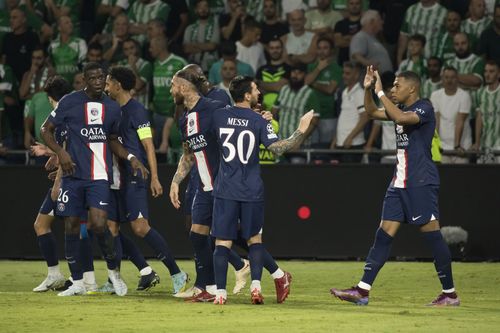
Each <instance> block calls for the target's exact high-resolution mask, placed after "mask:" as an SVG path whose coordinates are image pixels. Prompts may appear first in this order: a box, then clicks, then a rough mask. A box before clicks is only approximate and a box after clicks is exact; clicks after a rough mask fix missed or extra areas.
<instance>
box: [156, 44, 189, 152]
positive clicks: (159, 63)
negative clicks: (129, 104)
mask: <svg viewBox="0 0 500 333" xmlns="http://www.w3.org/2000/svg"><path fill="white" fill-rule="evenodd" d="M149 48H150V52H151V55H152V56H153V57H154V58H155V63H154V65H153V100H152V105H150V106H151V107H152V109H153V126H154V127H153V128H154V138H153V139H154V143H155V147H159V148H158V151H159V152H160V153H169V154H170V155H169V156H170V158H171V161H172V159H173V157H174V155H173V153H174V154H175V153H176V152H175V150H176V149H178V148H179V147H180V143H181V138H180V133H179V130H178V129H177V127H176V126H172V125H173V123H174V118H173V117H174V112H175V103H174V100H173V98H172V95H171V94H170V85H171V83H172V78H173V77H174V74H175V73H176V72H177V71H178V70H180V69H182V68H183V67H184V66H186V65H187V62H186V60H184V59H182V58H181V57H178V56H176V55H175V54H173V53H170V52H169V51H168V49H167V40H166V39H165V38H160V37H157V38H154V39H153V40H151V45H150V47H149ZM169 147H170V148H172V149H173V151H170V152H169Z"/></svg>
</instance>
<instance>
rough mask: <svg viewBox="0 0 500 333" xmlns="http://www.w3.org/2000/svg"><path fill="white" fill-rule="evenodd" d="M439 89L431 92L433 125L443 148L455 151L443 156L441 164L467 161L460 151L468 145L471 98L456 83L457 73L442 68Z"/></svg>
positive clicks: (454, 70)
mask: <svg viewBox="0 0 500 333" xmlns="http://www.w3.org/2000/svg"><path fill="white" fill-rule="evenodd" d="M442 81H443V88H441V89H439V90H437V91H435V92H433V93H432V95H431V102H432V105H433V106H434V112H435V113H436V128H437V129H438V133H439V137H440V138H441V148H442V149H443V150H457V151H459V152H462V154H460V153H459V155H443V157H442V159H441V162H442V163H452V164H462V163H468V161H469V160H468V158H466V157H464V156H463V151H464V150H466V149H469V148H470V147H471V145H472V136H471V129H470V125H469V122H468V121H467V118H468V117H469V114H470V109H471V98H470V95H469V93H468V92H467V91H465V90H463V89H462V88H459V86H458V72H457V70H456V69H455V68H453V67H445V68H444V69H443V73H442Z"/></svg>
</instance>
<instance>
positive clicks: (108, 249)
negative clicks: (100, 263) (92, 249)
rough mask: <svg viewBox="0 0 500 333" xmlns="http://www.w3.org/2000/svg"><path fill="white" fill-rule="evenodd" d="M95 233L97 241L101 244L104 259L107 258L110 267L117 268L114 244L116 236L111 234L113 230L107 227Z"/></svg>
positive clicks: (111, 268)
mask: <svg viewBox="0 0 500 333" xmlns="http://www.w3.org/2000/svg"><path fill="white" fill-rule="evenodd" d="M94 234H95V236H96V238H97V243H98V244H99V248H100V249H101V252H102V255H103V256H104V260H106V265H107V267H108V269H109V270H114V269H116V268H117V267H118V263H117V261H116V248H115V244H114V240H115V237H113V235H111V232H110V231H109V229H107V228H106V230H105V231H104V232H103V233H96V232H94Z"/></svg>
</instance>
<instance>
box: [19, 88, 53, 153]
mask: <svg viewBox="0 0 500 333" xmlns="http://www.w3.org/2000/svg"><path fill="white" fill-rule="evenodd" d="M42 88H43V87H42ZM51 111H52V106H51V105H50V103H49V98H48V95H47V93H46V92H45V91H43V90H41V91H38V92H36V93H35V94H34V95H33V97H32V98H31V100H29V101H27V102H26V104H25V106H24V148H25V149H28V150H29V149H30V147H31V146H32V145H33V144H34V143H35V141H36V142H42V143H43V139H42V137H41V136H40V127H41V126H42V124H43V123H44V122H45V119H47V117H48V115H49V113H50V112H51ZM33 133H34V134H35V135H34V136H33Z"/></svg>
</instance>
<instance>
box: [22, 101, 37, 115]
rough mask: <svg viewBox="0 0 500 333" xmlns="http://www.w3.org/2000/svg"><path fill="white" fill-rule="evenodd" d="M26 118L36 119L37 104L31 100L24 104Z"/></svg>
mask: <svg viewBox="0 0 500 333" xmlns="http://www.w3.org/2000/svg"><path fill="white" fill-rule="evenodd" d="M24 118H35V103H33V102H32V101H31V99H28V100H27V101H26V103H25V104H24Z"/></svg>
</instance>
